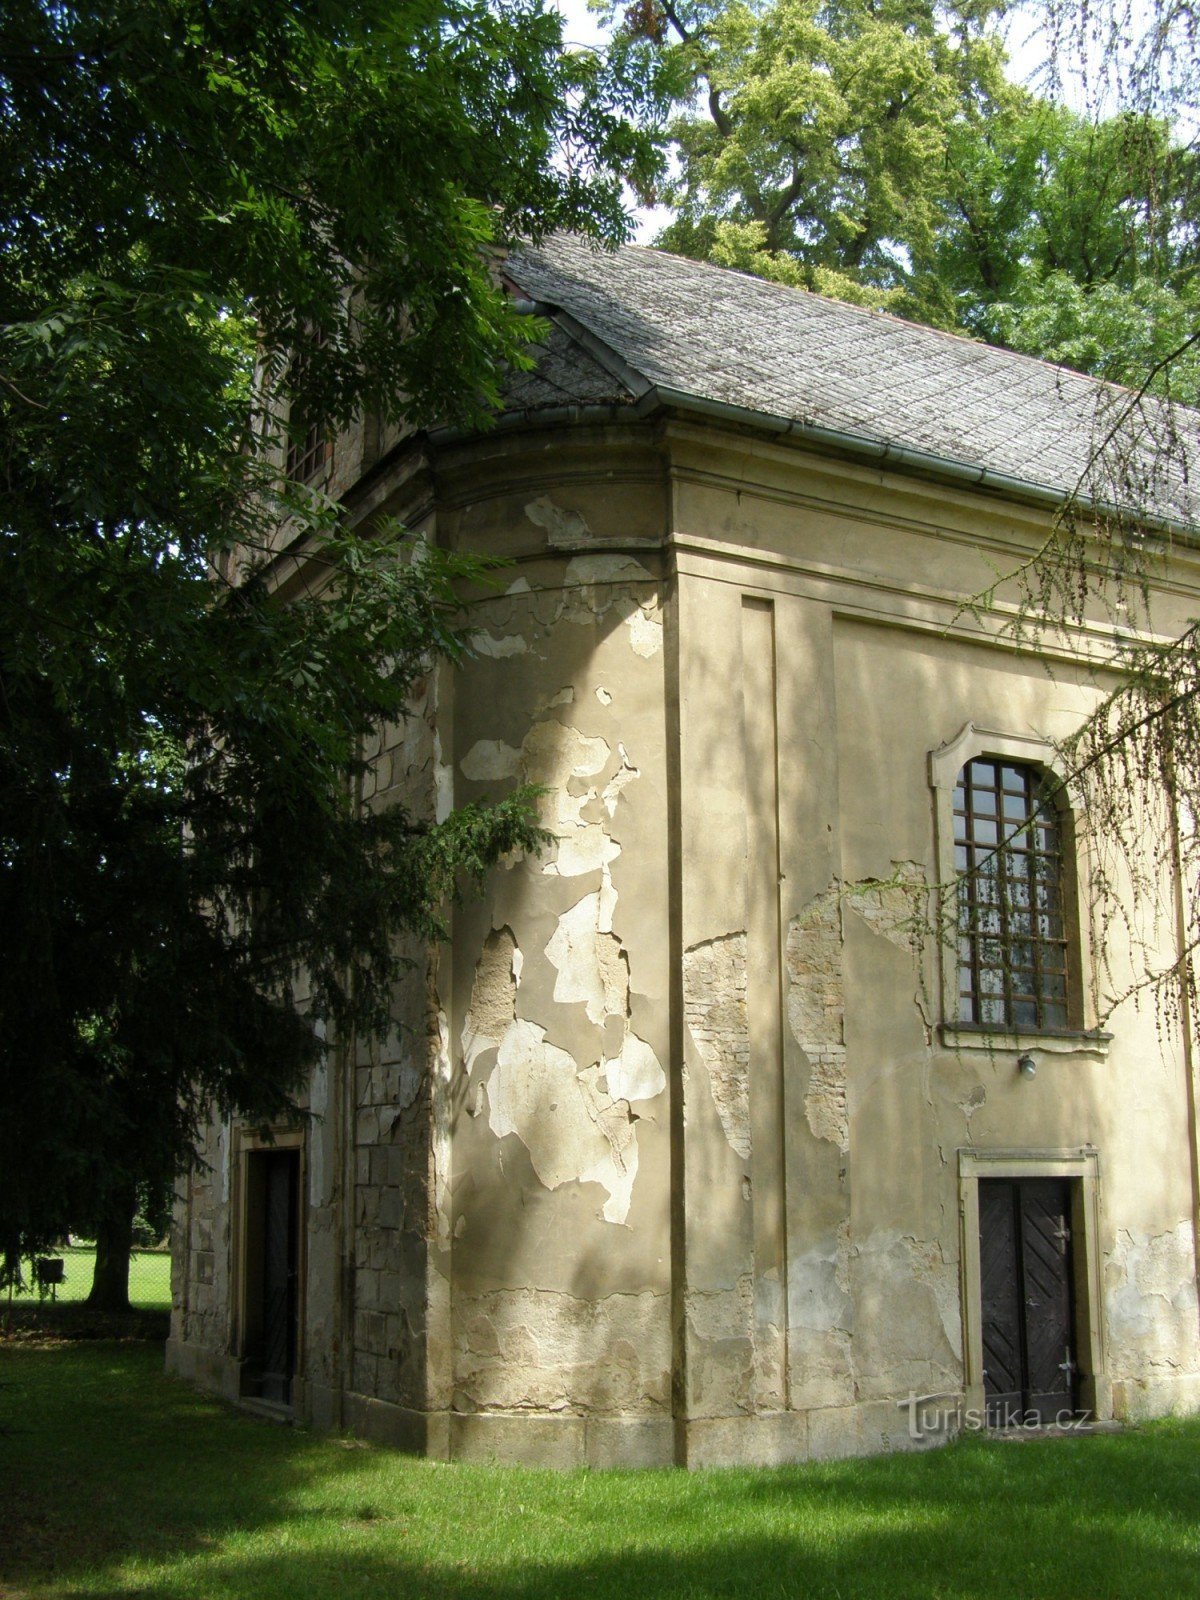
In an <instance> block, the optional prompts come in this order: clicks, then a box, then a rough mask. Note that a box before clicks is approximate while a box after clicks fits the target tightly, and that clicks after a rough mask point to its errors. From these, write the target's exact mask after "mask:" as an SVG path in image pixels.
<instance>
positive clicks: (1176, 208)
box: [913, 91, 1200, 398]
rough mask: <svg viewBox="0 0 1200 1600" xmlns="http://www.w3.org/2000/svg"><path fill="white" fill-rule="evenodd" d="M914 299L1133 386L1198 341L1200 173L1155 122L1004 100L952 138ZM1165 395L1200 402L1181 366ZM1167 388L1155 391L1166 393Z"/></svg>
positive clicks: (976, 329)
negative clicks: (1093, 117)
mask: <svg viewBox="0 0 1200 1600" xmlns="http://www.w3.org/2000/svg"><path fill="white" fill-rule="evenodd" d="M949 157H950V165H949V169H948V188H947V193H946V196H945V199H944V201H943V203H942V219H941V221H940V222H939V224H938V226H937V227H936V228H935V230H934V234H933V237H932V242H931V246H930V248H929V250H928V251H927V253H926V254H924V255H923V256H921V257H919V258H918V259H917V260H916V261H915V262H914V275H913V276H914V286H915V289H916V293H917V297H918V298H919V299H921V300H923V301H926V302H929V303H937V302H940V306H941V309H942V312H943V314H944V315H946V316H948V317H951V318H953V319H954V320H956V321H958V322H959V323H960V325H961V326H963V327H965V328H966V329H968V330H969V331H971V332H973V333H976V334H978V335H979V336H981V337H982V338H985V339H989V340H991V341H993V342H996V343H1000V344H1006V345H1008V346H1009V348H1011V349H1014V350H1023V351H1026V352H1028V353H1029V354H1034V355H1042V356H1046V357H1048V358H1049V359H1051V360H1055V361H1061V362H1064V363H1065V364H1066V365H1068V366H1073V367H1077V368H1080V369H1081V370H1083V371H1087V372H1093V373H1096V374H1097V375H1098V376H1101V377H1106V378H1112V379H1116V380H1118V381H1124V382H1135V383H1136V382H1140V381H1141V380H1142V378H1143V377H1144V376H1145V375H1146V373H1147V371H1148V370H1149V369H1150V368H1151V367H1152V366H1153V365H1154V364H1155V363H1157V362H1159V361H1161V360H1163V359H1164V358H1168V357H1170V356H1171V355H1172V353H1173V352H1174V351H1175V350H1176V349H1177V348H1178V347H1179V346H1180V345H1182V344H1183V343H1184V342H1185V340H1186V339H1187V337H1188V334H1189V332H1190V330H1191V329H1192V328H1194V327H1195V326H1196V305H1197V301H1196V268H1197V264H1198V261H1200V233H1198V231H1197V230H1198V227H1200V223H1198V220H1197V218H1198V213H1197V207H1196V201H1197V192H1196V190H1197V166H1196V159H1195V154H1194V152H1192V151H1191V150H1188V149H1187V148H1185V147H1183V146H1181V145H1180V144H1179V142H1178V141H1177V139H1176V138H1175V137H1174V135H1173V133H1172V131H1171V128H1170V126H1169V125H1168V124H1167V123H1166V122H1165V121H1164V120H1162V119H1161V118H1150V117H1147V116H1143V115H1135V114H1133V113H1122V114H1120V115H1116V116H1113V117H1110V118H1108V119H1107V120H1105V121H1101V122H1099V123H1092V122H1089V121H1088V120H1087V119H1086V118H1085V117H1083V116H1081V115H1079V114H1078V113H1076V112H1072V111H1069V110H1066V109H1064V108H1062V107H1058V106H1052V105H1050V104H1047V103H1046V102H1044V101H1039V100H1036V99H1034V98H1032V97H1030V96H1029V95H1026V94H1024V93H1021V92H1018V91H1011V92H1010V93H1009V94H1008V95H1007V96H1006V97H1005V99H1004V102H1003V103H1001V104H998V105H997V106H996V107H995V108H994V110H993V113H992V114H991V115H990V116H989V117H988V118H986V119H979V118H976V119H972V120H969V121H963V122H961V123H960V124H958V125H957V126H956V127H955V129H954V130H953V134H952V138H951V141H950V148H949ZM1173 378H1174V385H1175V387H1174V391H1173V392H1174V393H1175V394H1176V396H1177V397H1179V398H1187V397H1189V396H1191V395H1194V394H1195V382H1194V370H1193V369H1191V368H1185V367H1184V366H1183V365H1177V366H1176V367H1175V371H1174V375H1173ZM1165 383H1166V374H1164V375H1163V384H1162V385H1160V387H1165Z"/></svg>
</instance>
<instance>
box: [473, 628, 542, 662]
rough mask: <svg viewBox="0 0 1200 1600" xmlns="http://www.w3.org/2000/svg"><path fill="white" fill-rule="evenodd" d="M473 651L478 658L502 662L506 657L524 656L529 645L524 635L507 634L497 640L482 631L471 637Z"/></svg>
mask: <svg viewBox="0 0 1200 1600" xmlns="http://www.w3.org/2000/svg"><path fill="white" fill-rule="evenodd" d="M471 649H472V650H473V651H474V652H475V654H476V655H477V656H489V657H491V658H492V660H502V659H503V658H504V657H505V656H521V655H524V654H525V652H526V650H528V649H529V645H528V643H527V641H526V639H525V635H524V634H522V633H506V634H504V635H503V637H502V638H499V639H497V638H495V637H494V635H492V634H490V633H487V632H485V631H481V632H479V633H473V634H472V635H471Z"/></svg>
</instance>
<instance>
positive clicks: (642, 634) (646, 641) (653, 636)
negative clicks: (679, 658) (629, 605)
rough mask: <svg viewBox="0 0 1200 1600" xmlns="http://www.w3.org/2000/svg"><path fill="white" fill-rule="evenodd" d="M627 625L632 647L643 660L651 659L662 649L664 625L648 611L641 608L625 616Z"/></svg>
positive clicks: (635, 653)
mask: <svg viewBox="0 0 1200 1600" xmlns="http://www.w3.org/2000/svg"><path fill="white" fill-rule="evenodd" d="M625 626H626V627H627V628H628V629H629V645H630V648H631V649H632V651H633V653H634V655H635V656H641V658H642V659H643V661H649V659H650V658H651V656H656V655H657V654H658V652H659V651H660V650H661V649H662V637H663V625H662V623H661V622H660V621H659V620H658V619H657V618H656V617H654V616H652V615H651V614H650V613H649V612H648V611H645V610H642V609H641V608H639V609H638V610H637V611H635V612H634V613H633V615H632V616H628V617H626V618H625Z"/></svg>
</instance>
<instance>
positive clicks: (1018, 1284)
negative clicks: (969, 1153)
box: [979, 1178, 1076, 1426]
mask: <svg viewBox="0 0 1200 1600" xmlns="http://www.w3.org/2000/svg"><path fill="white" fill-rule="evenodd" d="M1070 1222H1071V1185H1070V1181H1069V1180H1068V1179H1065V1178H987V1179H983V1180H981V1181H980V1184H979V1267H980V1286H981V1299H982V1308H981V1309H982V1323H983V1368H984V1389H985V1392H986V1395H987V1408H988V1420H989V1422H990V1423H991V1424H992V1425H993V1426H1004V1425H1006V1424H1008V1425H1011V1424H1013V1423H1016V1422H1019V1421H1023V1422H1030V1421H1033V1420H1035V1419H1036V1420H1038V1421H1041V1422H1052V1421H1053V1420H1054V1418H1055V1417H1057V1416H1060V1415H1062V1414H1063V1413H1069V1412H1073V1411H1074V1409H1075V1396H1076V1384H1075V1376H1076V1365H1075V1317H1074V1294H1073V1288H1072V1285H1073V1281H1074V1273H1073V1269H1072V1261H1071V1228H1070Z"/></svg>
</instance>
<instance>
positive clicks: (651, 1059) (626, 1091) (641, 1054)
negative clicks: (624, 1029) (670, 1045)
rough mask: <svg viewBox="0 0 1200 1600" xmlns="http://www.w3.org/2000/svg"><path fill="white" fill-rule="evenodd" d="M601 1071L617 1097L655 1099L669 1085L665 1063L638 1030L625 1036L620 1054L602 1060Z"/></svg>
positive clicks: (624, 1098)
mask: <svg viewBox="0 0 1200 1600" xmlns="http://www.w3.org/2000/svg"><path fill="white" fill-rule="evenodd" d="M601 1071H602V1073H603V1075H604V1078H605V1081H606V1082H607V1084H608V1092H609V1094H610V1095H611V1096H612V1097H613V1099H614V1100H653V1099H655V1098H656V1097H657V1096H658V1095H660V1094H661V1093H662V1092H663V1090H664V1089H665V1088H666V1087H667V1075H666V1073H665V1072H664V1071H663V1069H662V1063H661V1062H660V1061H659V1059H658V1057H657V1056H656V1055H655V1053H654V1051H653V1050H652V1049H651V1048H650V1046H649V1045H648V1044H647V1043H646V1041H645V1040H644V1039H639V1038H638V1036H637V1034H636V1033H630V1034H628V1035H627V1036H626V1038H625V1042H624V1044H623V1045H622V1046H621V1053H620V1055H618V1056H610V1057H608V1059H607V1060H605V1061H604V1062H602V1063H601Z"/></svg>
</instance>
